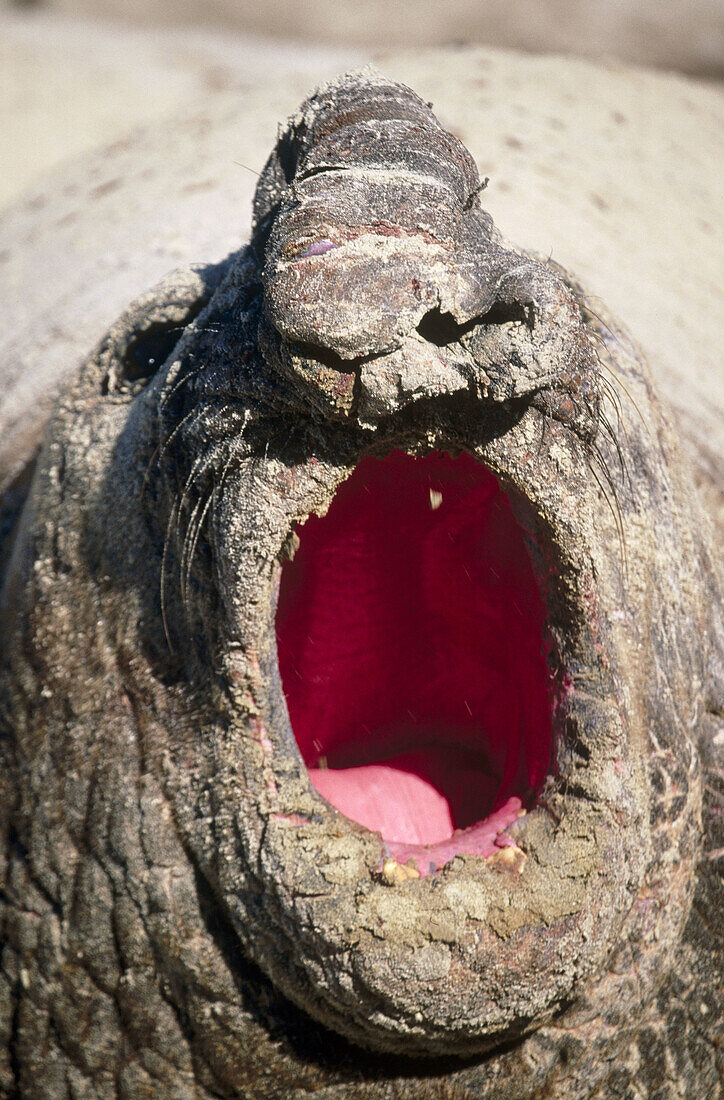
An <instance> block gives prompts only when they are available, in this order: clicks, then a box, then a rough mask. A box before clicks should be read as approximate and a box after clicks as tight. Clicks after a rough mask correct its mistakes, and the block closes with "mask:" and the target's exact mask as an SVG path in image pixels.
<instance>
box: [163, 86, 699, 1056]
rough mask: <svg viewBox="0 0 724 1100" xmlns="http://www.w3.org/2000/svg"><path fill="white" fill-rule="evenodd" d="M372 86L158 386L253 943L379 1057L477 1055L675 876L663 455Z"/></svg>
mask: <svg viewBox="0 0 724 1100" xmlns="http://www.w3.org/2000/svg"><path fill="white" fill-rule="evenodd" d="M353 94H355V93H354V87H353V86H352V85H350V86H349V87H347V86H345V85H344V83H342V84H340V85H337V86H333V87H332V89H331V90H328V91H327V92H326V93H325V94H324V95H322V96H321V97H320V98H318V100H313V101H312V102H311V104H310V105H308V106H307V107H305V108H304V109H303V110H302V113H301V115H300V118H299V119H297V120H296V122H295V123H293V124H292V126H291V128H290V131H288V133H287V135H285V137H284V138H282V139H281V141H280V145H279V147H278V149H277V151H276V152H275V154H274V156H273V158H272V160H271V161H270V165H269V166H268V168H267V171H266V173H265V175H264V176H263V177H262V181H261V183H260V189H259V194H260V198H259V200H258V206H257V215H258V225H257V231H256V237H255V240H254V242H253V244H252V251H251V253H250V255H249V257H248V259H247V267H246V268H245V269H244V274H243V277H242V276H241V275H240V274H239V272H238V271H237V272H236V274H232V276H231V277H230V279H229V281H228V283H227V286H226V289H225V290H224V289H222V291H220V292H219V296H218V297H217V300H216V304H215V305H213V304H212V307H211V309H210V310H209V312H208V313H207V314H205V315H204V316H203V318H202V319H201V321H200V322H199V325H198V331H197V332H194V333H193V334H192V335H190V336H188V337H187V338H185V340H184V341H183V342H182V344H181V345H180V347H179V348H178V349H177V352H176V356H177V358H176V361H175V362H174V364H173V365H172V366H171V368H170V369H169V371H168V374H167V377H166V379H165V381H163V383H162V384H161V385H160V388H159V405H158V408H159V410H160V441H159V446H160V447H161V449H162V451H163V458H162V461H161V468H162V470H163V472H164V477H165V481H166V485H167V486H168V490H169V493H170V496H169V499H170V501H171V502H172V503H171V513H170V517H169V524H170V530H171V537H170V542H169V544H168V545H169V547H170V552H169V553H167V554H166V561H165V566H166V570H167V573H168V575H167V577H166V578H165V580H164V582H163V584H164V591H165V592H166V593H168V592H169V591H172V590H173V585H174V583H175V581H174V568H173V562H172V559H174V560H176V561H177V562H178V572H179V574H180V580H179V586H180V590H181V592H182V595H183V598H184V602H185V607H186V610H185V614H186V616H187V620H188V624H187V626H186V627H184V626H183V624H181V625H179V626H178V627H175V626H174V623H173V622H172V621H169V624H168V629H169V632H170V634H171V637H172V639H173V637H174V630H175V629H178V630H179V632H180V633H181V634H182V635H183V634H184V633H185V634H186V636H187V637H191V638H192V639H199V638H201V637H203V638H205V639H206V640H205V643H204V644H205V646H209V647H210V648H211V651H212V652H213V654H214V656H213V665H214V670H215V674H216V676H217V678H218V679H217V681H216V690H217V698H218V699H219V702H218V706H219V707H220V712H221V713H223V716H224V718H223V723H224V735H223V743H224V748H223V752H222V751H221V749H218V750H217V752H216V759H217V763H218V772H217V774H216V775H215V777H214V792H215V794H214V798H213V813H212V814H211V815H210V818H209V827H210V829H211V831H212V834H213V837H214V839H213V843H212V842H211V841H210V840H208V839H207V842H206V847H207V848H208V847H209V846H210V847H211V848H212V849H213V851H214V858H213V861H212V862H213V873H214V875H215V876H217V877H218V882H219V886H220V889H221V890H222V891H223V894H224V896H225V898H226V899H227V904H228V905H229V907H230V910H231V912H232V914H233V917H234V920H235V923H236V927H237V928H238V932H239V935H240V936H241V938H242V940H243V942H244V945H245V948H246V950H247V951H248V952H249V953H250V954H251V955H252V957H253V958H254V959H255V960H256V961H258V962H259V964H260V965H261V966H262V967H263V968H264V969H265V970H266V971H267V972H268V973H269V974H270V975H271V976H272V978H273V980H274V982H275V983H276V984H277V985H279V986H280V987H281V988H282V989H283V990H284V991H285V992H286V993H288V995H289V996H290V997H291V998H292V999H294V1000H295V1001H296V1002H297V1003H299V1004H300V1005H302V1006H303V1007H304V1008H306V1009H307V1010H309V1011H310V1012H312V1013H313V1014H315V1015H317V1016H318V1017H319V1018H320V1019H322V1020H323V1021H325V1022H327V1023H329V1024H331V1025H332V1026H333V1027H335V1028H336V1029H338V1030H340V1031H342V1032H343V1033H344V1034H346V1035H348V1036H349V1037H350V1038H353V1039H355V1040H357V1041H360V1042H363V1043H365V1044H368V1045H371V1046H375V1047H378V1048H382V1049H399V1050H405V1051H407V1052H412V1051H416V1052H423V1053H435V1052H448V1051H451V1050H458V1051H460V1052H470V1051H474V1050H479V1049H483V1048H485V1047H487V1046H490V1045H492V1044H493V1043H494V1042H495V1041H499V1040H500V1039H501V1038H505V1037H509V1036H511V1035H513V1034H516V1033H519V1032H521V1031H522V1030H524V1029H526V1028H529V1027H530V1026H533V1025H534V1024H536V1023H539V1022H540V1021H542V1020H543V1019H545V1018H546V1017H547V1016H549V1015H550V1014H551V1013H553V1012H554V1011H555V1010H556V1009H557V1008H558V1007H559V1006H560V1005H561V1004H562V1003H563V1002H564V1001H565V1000H566V999H567V998H570V997H571V996H573V995H575V993H576V991H577V990H578V989H579V988H580V987H581V983H583V982H585V981H586V980H590V978H591V976H592V975H593V974H595V973H596V972H597V970H598V969H599V968H600V967H601V966H602V964H603V963H604V961H605V959H606V958H607V956H608V955H609V953H610V952H611V950H612V948H613V946H614V945H615V943H616V942H617V937H618V936H619V934H620V930H621V925H622V922H623V921H624V919H625V917H626V914H627V913H628V912H629V911H630V909H631V906H632V904H633V902H634V899H635V896H636V891H637V889H638V888H639V886H640V884H641V881H642V876H643V874H644V872H645V869H646V866H647V862H648V859H649V853H650V836H649V821H650V807H649V796H648V789H647V782H646V775H645V759H644V753H643V745H644V743H645V734H644V723H645V722H646V707H647V705H648V704H647V702H646V692H647V690H648V688H647V687H646V686H645V683H644V681H645V677H644V678H642V675H641V669H640V667H638V666H637V665H636V664H635V663H634V662H632V659H631V648H630V647H631V646H633V648H634V650H637V649H638V648H639V645H640V644H641V645H642V646H643V647H644V648H645V649H646V650H648V649H650V645H651V641H650V639H649V640H647V641H634V638H638V639H645V638H648V632H649V630H650V629H651V622H650V621H649V620H648V618H647V614H641V612H640V609H637V610H636V612H635V613H634V612H633V610H627V602H626V601H627V585H628V584H629V583H630V582H629V580H628V579H627V578H626V576H625V571H626V556H627V554H628V555H630V554H631V548H630V547H629V546H628V540H630V539H631V538H632V533H631V530H630V529H629V519H628V516H629V514H630V515H634V514H635V513H636V511H637V509H640V508H641V506H642V499H641V498H640V497H639V496H637V494H638V492H639V490H638V488H637V486H636V484H635V482H636V480H637V478H638V476H639V470H640V471H641V472H643V469H644V464H643V463H641V462H640V461H639V458H638V455H637V454H636V452H635V448H636V447H638V446H639V445H641V430H640V426H639V427H638V428H634V429H632V431H631V432H629V434H628V435H626V429H625V428H624V427H623V422H622V421H620V423H619V424H618V427H614V426H612V423H611V421H612V420H613V421H614V422H615V421H616V419H617V418H620V417H621V416H622V413H621V407H620V401H619V399H618V398H616V397H614V398H612V399H609V401H608V403H607V404H606V406H605V408H604V407H602V406H603V403H604V397H605V396H606V394H607V393H614V394H615V393H616V392H617V391H616V390H614V389H613V387H614V386H615V385H616V383H615V382H613V381H612V377H613V376H612V375H611V373H610V370H609V368H607V366H606V362H605V361H606V356H607V354H608V353H607V350H606V347H605V342H606V339H607V337H606V336H605V335H604V333H603V330H602V328H601V327H600V326H599V328H596V327H595V326H593V325H590V324H588V325H587V324H586V321H584V318H583V316H582V313H581V309H580V306H579V303H578V302H577V300H576V295H575V293H574V291H573V290H572V289H571V288H570V287H569V286H568V285H566V283H565V282H564V281H563V280H562V279H561V278H560V276H559V275H557V274H556V273H555V272H553V271H552V270H550V269H549V268H547V267H546V266H544V265H542V264H539V263H537V262H536V261H534V260H532V259H530V258H529V257H526V256H524V255H521V254H519V253H516V252H514V251H512V250H510V249H507V248H504V247H503V246H502V245H501V244H500V242H499V239H498V237H497V234H496V233H495V231H494V229H493V227H492V226H491V224H490V222H489V219H487V217H486V216H485V215H484V214H483V213H482V212H481V211H480V210H479V209H478V208H477V205H476V202H475V197H476V193H477V192H476V187H477V177H476V175H475V174H474V169H473V168H472V167H471V162H470V160H469V157H468V156H467V154H466V153H465V151H464V150H462V147H460V146H459V145H458V144H457V143H455V139H453V138H451V137H450V136H449V135H446V134H444V131H442V130H441V129H440V128H439V126H438V124H437V123H436V121H435V120H434V118H433V116H432V115H431V113H430V112H429V110H428V109H427V108H426V107H425V106H424V105H423V104H421V103H420V102H419V101H418V100H417V99H416V97H414V96H412V95H411V94H410V93H409V92H407V91H405V90H401V89H400V88H398V87H397V86H394V85H388V84H384V83H383V82H381V83H380V84H379V85H374V84H373V85H372V86H371V87H370V88H369V89H367V92H366V99H365V101H364V103H363V104H362V105H361V106H359V108H358V109H356V110H354V109H353V108H352V107H351V106H350V99H351V98H352V97H353ZM325 97H326V98H325ZM395 111H397V114H395ZM400 111H401V112H402V117H403V121H402V122H400V120H399V117H398V115H399V114H400ZM411 119H412V121H411ZM330 120H331V121H330ZM340 120H341V121H340ZM390 128H391V129H392V130H393V131H394V134H393V137H394V140H392V138H390V139H389V140H388V138H387V136H386V133H387V130H388V129H390ZM410 130H412V133H409V132H408V131H410ZM406 132H407V137H408V144H407V146H405V144H404V141H403V138H404V136H405V133H406ZM420 135H422V137H420ZM325 143H326V144H325ZM330 143H332V144H335V150H336V151H335V154H334V156H332V154H331V153H330V152H329V149H328V148H327V147H328V146H329V145H330ZM436 143H437V144H436ZM428 146H429V148H430V149H431V150H433V152H430V154H429V156H428V160H427V161H426V162H425V163H424V164H423V163H422V160H424V157H423V153H424V152H425V151H426V150H427V149H428ZM320 147H321V148H322V149H323V150H324V155H323V154H322V153H320ZM453 147H454V148H453ZM340 149H343V150H344V151H343V152H340ZM393 149H394V150H396V152H395V156H396V157H397V161H396V162H395V163H394V164H392V165H391V164H389V163H388V161H389V158H390V157H391V156H392V152H391V150H393ZM421 150H422V152H421ZM455 150H457V154H458V155H457V157H456V156H455V155H454V153H455ZM282 154H283V155H282ZM292 154H293V156H292ZM290 157H291V158H292V161H293V166H292V168H291V169H290V168H289V166H288V165H287V167H286V168H285V171H286V172H287V175H285V176H284V178H276V180H275V173H277V176H278V175H279V173H280V172H281V171H282V167H284V166H283V165H282V161H283V160H284V158H287V159H288V158H290ZM335 158H336V159H335ZM436 158H437V159H436ZM383 160H384V161H385V163H386V164H387V167H384V166H383V164H382V161H383ZM338 161H344V164H343V165H342V166H340V163H338ZM280 165H282V167H280ZM270 180H271V181H272V182H271V183H270ZM426 189H427V190H426ZM425 196H427V198H426V197H425ZM471 196H472V198H471ZM590 320H591V319H590V318H589V322H590ZM219 333H221V336H219ZM212 349H213V350H212ZM607 371H608V373H607ZM646 399H647V400H648V398H646ZM627 400H628V399H627ZM646 446H647V448H649V449H650V447H649V444H648V441H647V443H646ZM629 448H633V450H631V449H629ZM659 462H660V459H659V458H658V457H651V458H647V460H646V463H645V468H646V477H647V478H648V487H647V488H646V489H645V490H644V492H645V493H647V494H648V493H650V492H652V491H653V488H652V486H653V484H654V482H655V480H656V477H657V476H658V475H657V474H656V472H655V470H656V466H657V463H659ZM637 522H638V521H637ZM174 532H178V534H177V535H176V534H174ZM174 540H176V541H174ZM200 546H201V552H200V550H199V547H200ZM174 547H175V549H174ZM650 551H651V547H650V546H649V545H647V544H641V545H640V546H638V545H637V547H636V550H635V554H636V570H637V574H638V576H639V577H640V578H643V577H644V576H645V575H646V574H647V572H648V571H650V570H652V569H655V568H656V562H655V560H653V559H650ZM192 580H195V583H193V584H192V583H191V581H192ZM652 583H653V582H652V580H651V578H649V582H648V586H649V587H650V586H651V584H652ZM212 593H213V599H212V598H211V594H212ZM166 599H168V595H167V596H166ZM211 608H213V613H210V609H211ZM170 618H171V619H172V618H173V616H171V617H170ZM180 644H181V645H183V643H180ZM622 646H623V648H622ZM206 659H208V658H206V657H204V656H202V657H201V658H197V660H200V661H201V663H202V665H203V661H204V660H206ZM218 693H220V695H219V694H218ZM197 751H198V752H202V751H205V750H202V749H198V750H197ZM184 754H185V755H186V756H187V755H188V745H186V744H185V745H184ZM192 771H193V769H192ZM262 899H263V900H262ZM671 916H672V920H676V919H678V918H677V917H676V916H675V909H672V914H671Z"/></svg>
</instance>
